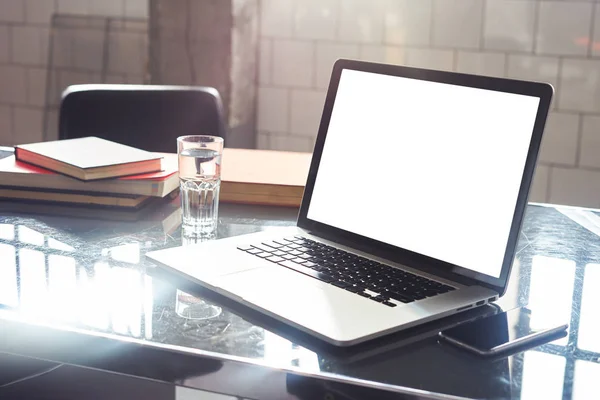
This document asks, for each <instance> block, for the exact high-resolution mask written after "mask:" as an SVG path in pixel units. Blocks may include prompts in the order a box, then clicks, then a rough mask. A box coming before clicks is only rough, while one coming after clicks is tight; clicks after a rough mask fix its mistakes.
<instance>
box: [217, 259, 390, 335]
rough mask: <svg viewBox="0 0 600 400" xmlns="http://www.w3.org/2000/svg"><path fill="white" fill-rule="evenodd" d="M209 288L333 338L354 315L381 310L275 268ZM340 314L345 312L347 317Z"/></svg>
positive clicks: (239, 275) (241, 275) (238, 275)
mask: <svg viewBox="0 0 600 400" xmlns="http://www.w3.org/2000/svg"><path fill="white" fill-rule="evenodd" d="M213 284H214V285H215V286H217V287H219V288H222V289H224V290H226V291H228V292H231V293H234V294H235V295H237V296H239V297H242V298H243V299H244V301H246V302H248V303H252V304H254V305H256V306H258V307H260V308H261V309H263V310H265V311H267V312H269V313H272V314H275V315H278V316H280V317H283V318H285V319H287V320H288V321H290V322H292V323H295V324H297V325H300V326H304V327H306V328H308V329H310V330H312V331H314V332H319V333H322V334H324V335H327V336H329V337H333V338H336V337H342V336H343V334H344V333H346V332H347V329H348V328H349V326H346V325H347V324H348V323H352V325H355V322H356V320H355V319H350V318H345V317H350V315H351V314H354V312H356V313H358V315H373V314H376V313H377V311H378V310H381V305H380V304H379V303H376V302H368V301H361V300H362V298H361V297H359V296H356V295H354V294H352V293H350V292H346V291H343V290H339V289H337V288H334V287H330V286H329V285H327V284H326V283H322V282H320V281H318V280H316V279H313V278H310V277H307V276H305V275H302V274H300V273H297V272H294V271H290V270H288V269H287V268H284V267H278V266H270V267H266V268H259V269H254V270H249V271H243V272H239V273H236V274H231V275H227V276H222V277H219V278H216V279H215V280H214V281H213ZM383 308H385V307H383ZM340 310H348V314H350V315H344V314H346V313H344V312H341V311H340ZM355 315H356V314H355ZM367 319H368V318H367Z"/></svg>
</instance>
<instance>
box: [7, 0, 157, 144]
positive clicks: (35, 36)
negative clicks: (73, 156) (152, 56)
mask: <svg viewBox="0 0 600 400" xmlns="http://www.w3.org/2000/svg"><path fill="white" fill-rule="evenodd" d="M147 4H148V3H147V1H146V0H0V146H1V145H12V144H16V143H25V142H32V141H39V140H41V139H42V132H43V124H44V117H45V105H46V93H47V87H48V85H47V78H48V73H47V72H48V70H47V67H48V48H49V43H50V37H49V33H50V26H51V16H52V15H53V14H55V13H60V14H74V15H88V16H109V17H131V18H146V17H147V16H148V5H147ZM84 34H85V33H84ZM79 37H81V36H79ZM81 39H82V41H81V42H79V43H81V44H82V46H81V47H79V48H72V49H71V50H72V53H71V54H73V56H72V57H73V58H71V60H73V61H77V60H80V61H81V62H82V63H84V64H86V63H87V64H89V63H90V62H93V59H91V58H89V57H87V56H86V54H88V53H89V48H90V47H93V43H90V41H89V40H88V41H86V39H91V38H85V37H82V38H81ZM86 43H87V44H86ZM121 47H122V46H117V47H115V48H114V49H111V51H113V52H114V53H115V56H114V57H111V60H112V61H113V62H114V61H116V60H119V59H122V60H123V61H124V64H127V62H126V61H127V60H129V59H131V54H130V53H127V52H122V53H124V54H120V55H119V54H118V53H119V51H121V50H122V48H121ZM86 50H88V51H87V53H86ZM75 64H76V63H75ZM116 64H119V65H120V64H123V63H119V62H117V63H116ZM63 66H64V65H63ZM109 67H110V66H109ZM113 69H114V68H113ZM117 69H118V68H117ZM88 72H89V71H86V70H85V68H83V69H82V68H79V69H78V68H74V69H73V70H72V71H71V72H70V75H69V76H67V75H64V78H65V79H63V80H64V82H65V84H70V83H85V82H88V81H89V79H90V77H89V74H88ZM120 72H122V71H116V72H115V73H114V74H111V75H110V76H108V78H110V79H111V80H112V81H113V82H118V83H126V82H128V80H130V79H132V77H133V78H135V79H137V80H139V78H136V77H135V76H133V75H132V74H129V75H128V74H125V73H123V74H121V73H120ZM134 75H135V74H134ZM137 75H141V74H137ZM55 92H56V93H57V95H58V93H59V92H60V89H57V90H55ZM54 100H57V99H54ZM49 118H50V119H51V121H49V123H50V124H52V125H55V124H56V113H55V112H51V113H50V116H49Z"/></svg>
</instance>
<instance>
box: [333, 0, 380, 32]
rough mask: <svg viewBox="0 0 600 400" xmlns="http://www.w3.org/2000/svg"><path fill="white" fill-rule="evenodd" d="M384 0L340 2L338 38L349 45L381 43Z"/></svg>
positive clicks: (345, 0) (348, 0)
mask: <svg viewBox="0 0 600 400" xmlns="http://www.w3.org/2000/svg"><path fill="white" fill-rule="evenodd" d="M385 1H386V0H370V1H363V0H342V1H341V4H340V7H341V10H340V22H339V24H340V27H339V34H338V38H339V39H340V40H341V41H343V42H351V43H382V41H383V14H384V8H385V4H384V3H385Z"/></svg>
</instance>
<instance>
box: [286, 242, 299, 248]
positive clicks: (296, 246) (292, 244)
mask: <svg viewBox="0 0 600 400" xmlns="http://www.w3.org/2000/svg"><path fill="white" fill-rule="evenodd" d="M287 247H289V248H290V249H297V248H298V247H300V245H299V244H296V243H290V244H288V245H287Z"/></svg>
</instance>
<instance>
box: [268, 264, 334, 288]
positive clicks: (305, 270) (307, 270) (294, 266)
mask: <svg viewBox="0 0 600 400" xmlns="http://www.w3.org/2000/svg"><path fill="white" fill-rule="evenodd" d="M279 265H281V266H283V267H286V268H289V269H293V270H294V271H297V272H300V273H301V274H304V275H308V276H310V277H313V278H315V279H318V280H320V281H323V282H327V283H329V282H332V281H333V280H334V278H333V277H331V276H330V275H327V274H325V273H323V272H317V271H314V270H312V269H310V268H307V267H305V266H303V265H300V264H297V263H295V262H292V261H290V260H286V261H282V262H280V263H279Z"/></svg>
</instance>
